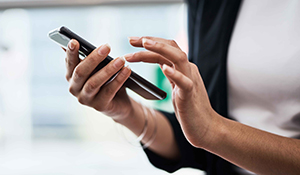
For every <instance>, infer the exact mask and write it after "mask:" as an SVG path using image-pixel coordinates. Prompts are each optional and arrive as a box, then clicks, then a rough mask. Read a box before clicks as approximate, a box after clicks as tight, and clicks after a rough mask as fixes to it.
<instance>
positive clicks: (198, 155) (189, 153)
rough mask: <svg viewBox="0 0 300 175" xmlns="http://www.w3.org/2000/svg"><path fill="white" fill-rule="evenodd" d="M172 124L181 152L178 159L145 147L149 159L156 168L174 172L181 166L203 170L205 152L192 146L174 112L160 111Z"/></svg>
mask: <svg viewBox="0 0 300 175" xmlns="http://www.w3.org/2000/svg"><path fill="white" fill-rule="evenodd" d="M162 113H163V114H164V115H165V116H166V118H167V119H168V120H169V122H170V124H171V125H172V128H173V132H174V135H175V138H176V141H177V144H178V147H179V150H180V153H181V158H180V160H179V161H176V162H175V161H171V160H168V159H164V158H162V157H160V156H158V155H157V154H155V153H154V152H152V151H151V150H149V149H145V153H146V154H147V156H148V159H149V161H150V162H151V163H152V164H153V165H154V166H155V167H157V168H160V169H163V170H165V171H167V172H170V173H172V172H174V171H176V170H178V169H180V168H182V167H191V168H196V169H200V170H204V167H205V159H204V157H205V152H204V150H202V149H198V148H195V147H193V146H192V145H191V144H190V143H189V142H188V141H187V140H186V138H185V137H184V135H183V133H182V130H181V127H180V125H179V123H178V121H177V119H176V117H175V115H174V114H170V113H166V112H162Z"/></svg>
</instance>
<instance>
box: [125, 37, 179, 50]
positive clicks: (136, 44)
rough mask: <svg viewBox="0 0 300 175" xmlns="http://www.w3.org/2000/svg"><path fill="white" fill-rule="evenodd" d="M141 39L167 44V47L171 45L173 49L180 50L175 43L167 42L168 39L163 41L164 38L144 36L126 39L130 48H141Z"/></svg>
mask: <svg viewBox="0 0 300 175" xmlns="http://www.w3.org/2000/svg"><path fill="white" fill-rule="evenodd" d="M143 38H146V39H150V40H153V41H157V42H161V43H165V44H169V45H171V46H173V47H175V48H178V49H180V47H179V46H178V44H177V43H176V41H174V40H168V39H164V38H158V37H151V36H144V37H129V38H128V39H129V42H130V44H131V45H132V46H134V47H143Z"/></svg>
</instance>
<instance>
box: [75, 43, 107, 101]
mask: <svg viewBox="0 0 300 175" xmlns="http://www.w3.org/2000/svg"><path fill="white" fill-rule="evenodd" d="M109 52H110V46H109V45H108V44H105V45H102V46H100V47H99V48H97V49H95V50H94V51H93V52H92V53H91V54H90V55H88V56H87V57H86V58H85V59H84V60H83V61H81V62H80V64H78V65H77V67H76V68H75V69H74V71H73V74H72V78H71V80H70V92H71V93H72V94H73V95H75V96H76V95H77V94H78V93H79V92H80V91H81V89H82V87H83V85H84V83H85V82H86V81H87V79H88V78H89V77H90V75H91V73H92V72H93V70H94V69H95V68H96V67H97V65H98V64H99V63H100V62H102V61H103V60H104V59H105V58H106V57H107V55H108V53H109Z"/></svg>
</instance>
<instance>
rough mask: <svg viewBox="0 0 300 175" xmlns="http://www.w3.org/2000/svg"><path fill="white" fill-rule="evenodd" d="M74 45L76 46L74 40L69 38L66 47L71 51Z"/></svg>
mask: <svg viewBox="0 0 300 175" xmlns="http://www.w3.org/2000/svg"><path fill="white" fill-rule="evenodd" d="M75 47H76V41H74V40H71V41H70V42H69V44H68V48H69V49H70V50H71V51H72V50H74V49H75Z"/></svg>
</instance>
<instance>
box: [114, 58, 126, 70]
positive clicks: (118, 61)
mask: <svg viewBox="0 0 300 175" xmlns="http://www.w3.org/2000/svg"><path fill="white" fill-rule="evenodd" d="M124 64H125V58H124V57H119V58H116V60H115V62H114V66H115V67H116V68H120V67H121V66H123V65H124Z"/></svg>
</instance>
